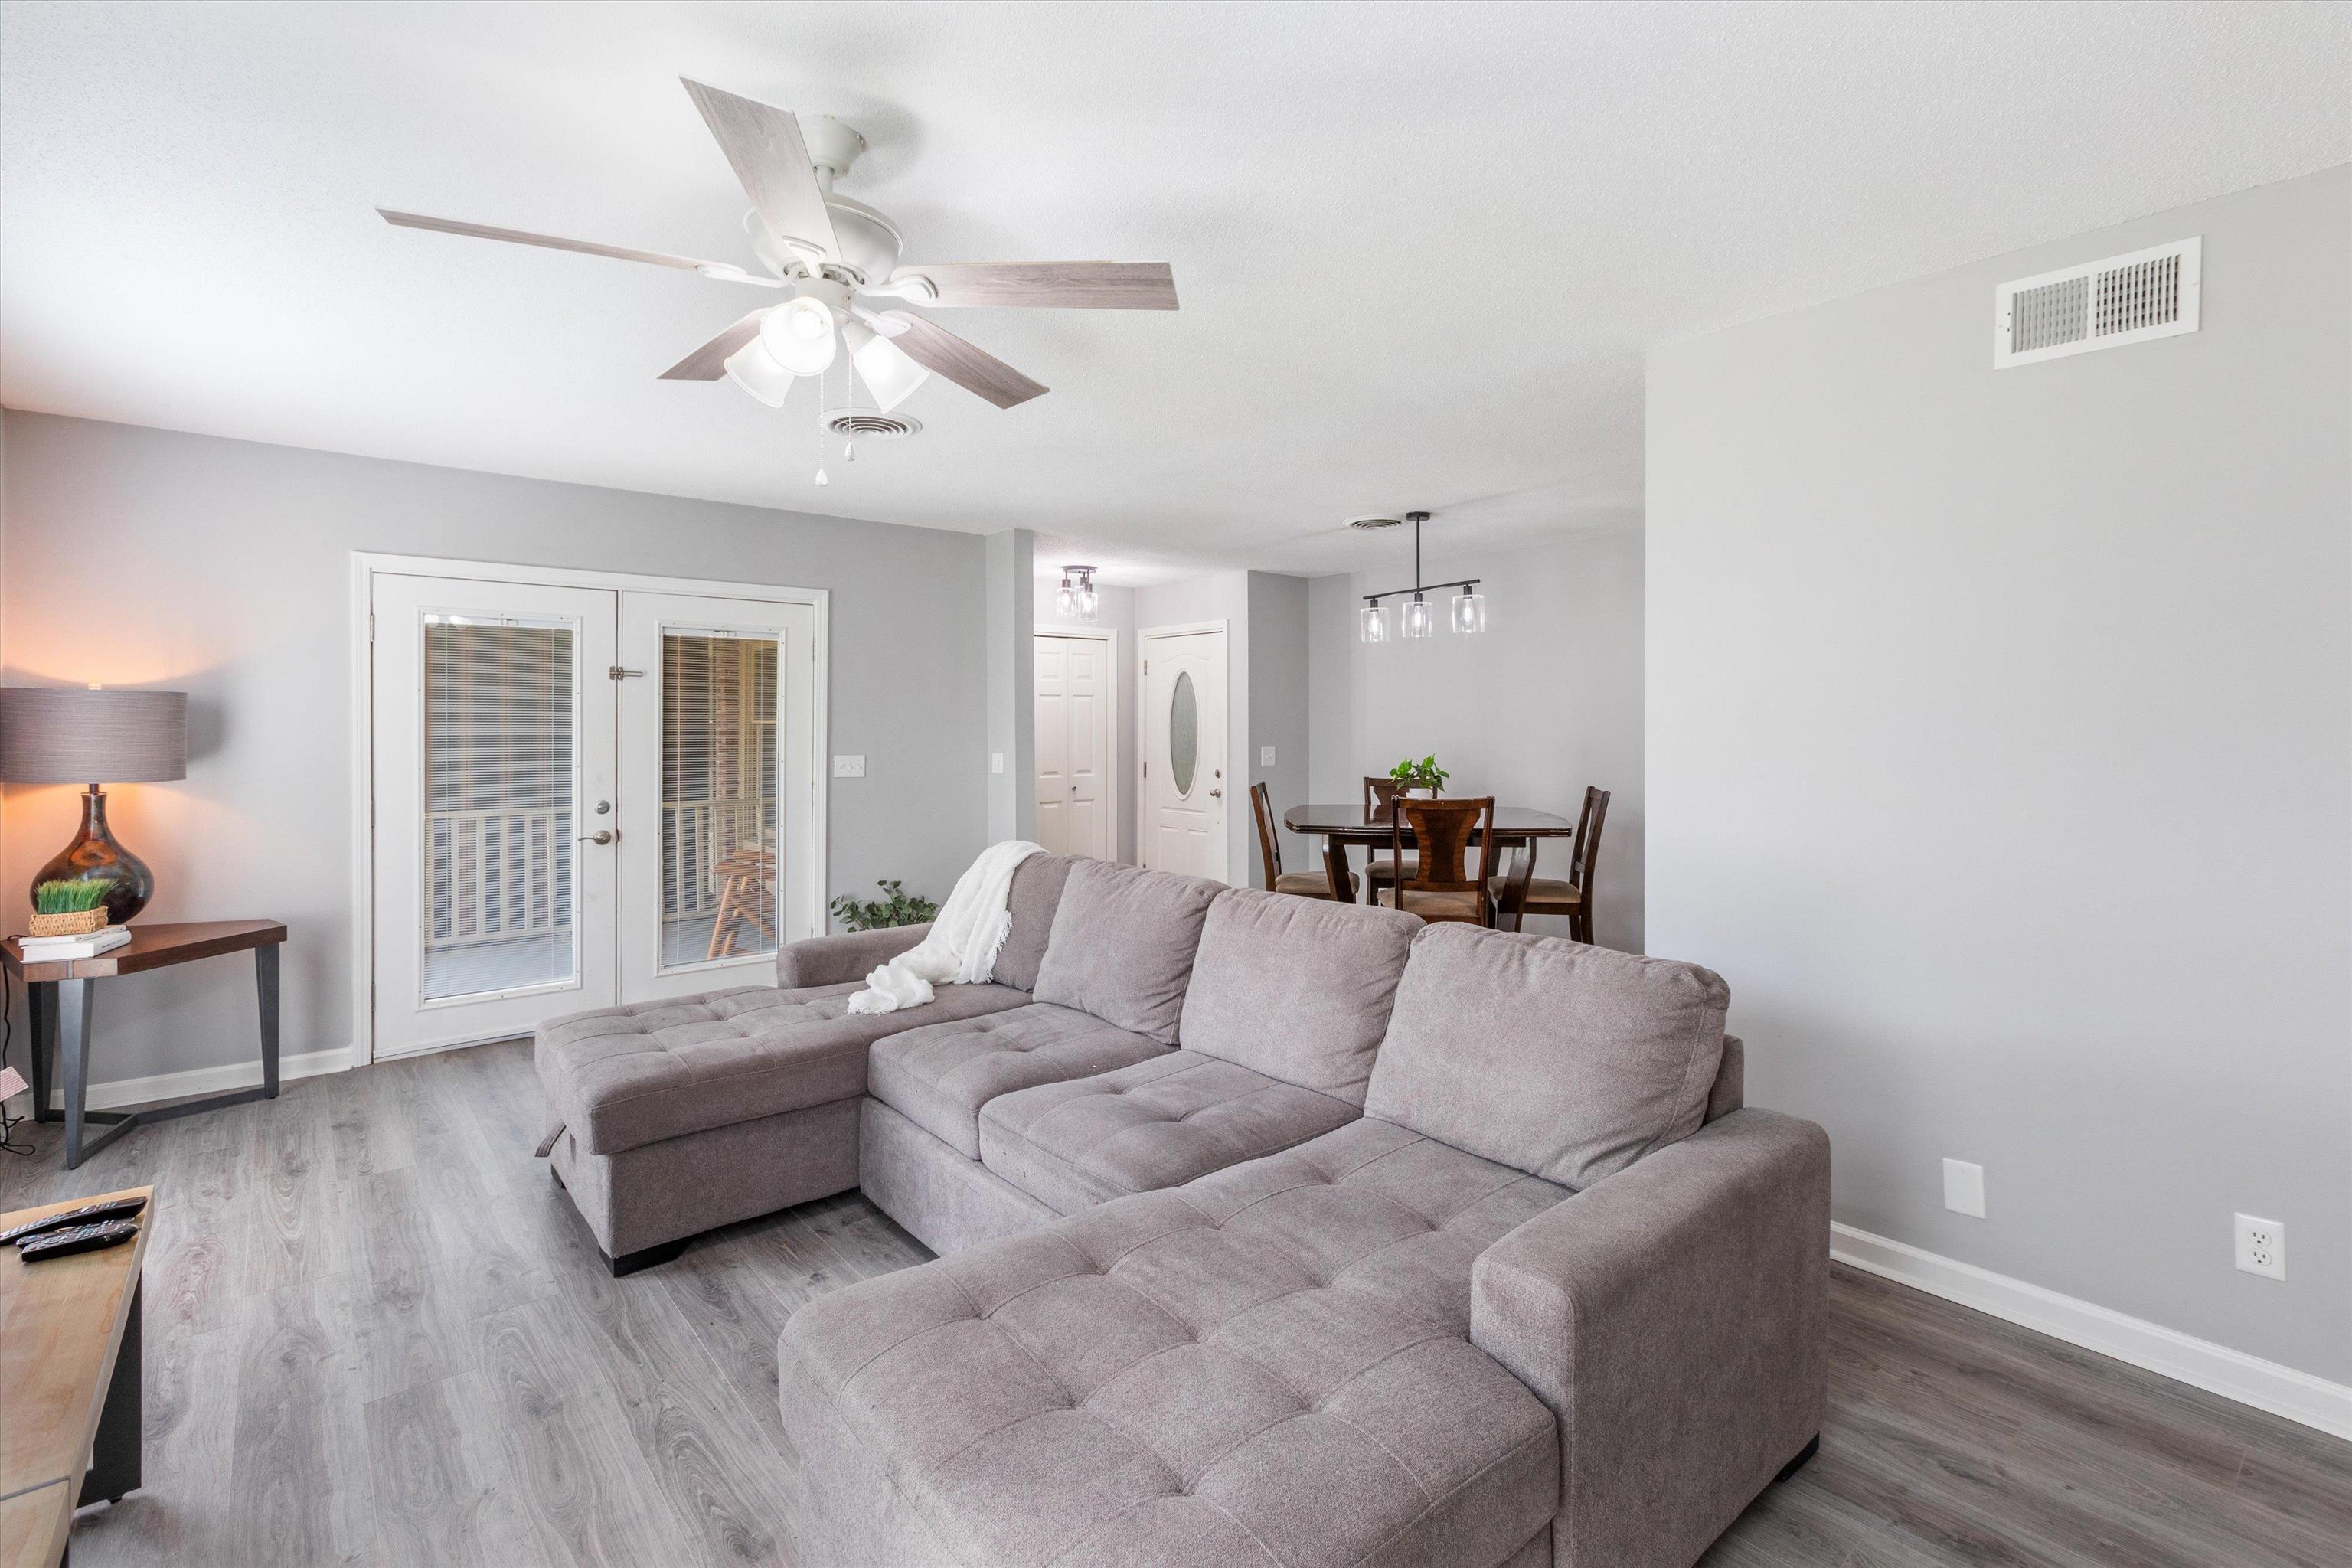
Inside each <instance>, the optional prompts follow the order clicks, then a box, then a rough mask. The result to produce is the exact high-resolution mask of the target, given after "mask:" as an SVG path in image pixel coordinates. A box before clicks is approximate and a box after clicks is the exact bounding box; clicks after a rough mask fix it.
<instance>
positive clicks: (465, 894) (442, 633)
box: [422, 614, 579, 1001]
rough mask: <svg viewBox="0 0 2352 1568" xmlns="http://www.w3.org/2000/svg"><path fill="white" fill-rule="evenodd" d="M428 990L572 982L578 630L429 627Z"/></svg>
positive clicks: (476, 623)
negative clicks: (575, 708) (573, 818)
mask: <svg viewBox="0 0 2352 1568" xmlns="http://www.w3.org/2000/svg"><path fill="white" fill-rule="evenodd" d="M424 634H425V635H424V648H425V689H424V698H425V700H424V712H425V736H424V741H425V747H424V763H425V780H424V782H425V789H424V804H425V822H424V836H423V848H424V859H425V864H424V868H423V869H424V877H425V900H424V913H425V921H424V931H423V932H422V938H423V942H424V946H425V952H424V963H423V966H422V973H423V977H424V982H423V990H424V994H425V999H426V1000H428V1001H432V1000H438V999H441V998H445V997H451V996H466V995H477V994H482V993H485V992H498V991H507V990H513V989H517V988H520V987H524V986H530V985H539V984H550V983H552V982H557V981H564V980H569V979H571V978H572V976H573V975H574V974H575V973H577V970H578V955H577V953H576V952H575V946H574V942H573V931H572V850H573V847H574V845H573V842H572V839H573V834H572V803H573V801H574V799H575V798H576V795H577V790H578V782H577V759H576V756H575V752H574V744H573V728H574V721H573V697H574V693H575V691H576V689H577V686H578V679H579V672H578V669H577V668H576V667H577V655H576V652H575V642H574V638H573V635H572V627H571V626H569V625H564V624H547V623H533V622H530V621H521V620H498V619H488V618H485V617H480V616H442V615H430V614H428V615H427V616H425V625H424Z"/></svg>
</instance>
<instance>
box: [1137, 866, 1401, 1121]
mask: <svg viewBox="0 0 2352 1568" xmlns="http://www.w3.org/2000/svg"><path fill="white" fill-rule="evenodd" d="M1421 925H1422V922H1421V917H1420V916H1418V915H1412V914H1406V913H1404V912H1402V910H1382V909H1374V908H1372V907H1370V906H1369V905H1364V904H1335V903H1333V902H1332V901H1331V900H1328V899H1301V898H1297V897H1292V896H1288V895H1285V894H1281V893H1264V892H1254V891H1249V890H1245V889H1235V890H1234V891H1233V892H1230V893H1226V894H1224V895H1223V897H1221V898H1219V899H1218V900H1217V901H1216V902H1215V903H1213V904H1212V905H1210V906H1209V918H1208V919H1207V920H1206V921H1204V922H1202V928H1201V951H1200V952H1199V953H1198V955H1197V956H1195V957H1194V958H1193V960H1192V984H1191V985H1190V986H1189V987H1188V988H1187V989H1186V990H1185V993H1184V1022H1183V1041H1184V1047H1185V1049H1187V1050H1193V1051H1205V1052H1207V1053H1208V1054H1209V1055H1210V1056H1213V1057H1223V1058H1224V1059H1225V1060H1227V1061H1229V1062H1239V1063H1240V1064H1241V1065H1242V1066H1244V1067H1245V1068H1255V1069H1256V1070H1258V1071H1259V1072H1262V1073H1271V1074H1272V1075H1273V1076H1275V1077H1276V1078H1278V1079H1282V1080H1283V1081H1284V1082H1286V1083H1295V1084H1300V1085H1303V1086H1304V1087H1306V1088H1307V1089H1318V1090H1320V1091H1321V1092H1323V1093H1325V1094H1328V1095H1335V1096H1337V1097H1338V1098H1339V1099H1341V1100H1346V1101H1348V1103H1349V1104H1350V1105H1355V1106H1361V1105H1362V1104H1363V1103H1364V1085H1365V1084H1366V1083H1367V1082H1369V1081H1370V1079H1371V1076H1372V1058H1373V1056H1374V1055H1375V1054H1376V1053H1377V1052H1378V1051H1379V1050H1380V1046H1381V1036H1383V1035H1385V1034H1386V1033H1388V1027H1389V1009H1390V1007H1391V1005H1393V1004H1394V1003H1395V1001H1396V988H1397V979H1398V977H1399V976H1400V975H1402V974H1403V973H1404V963H1405V955H1406V953H1407V952H1410V951H1411V949H1412V938H1413V933H1414V932H1415V931H1419V930H1421ZM1260 1152H1265V1151H1260Z"/></svg>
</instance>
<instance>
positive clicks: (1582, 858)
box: [1488, 784, 1609, 942]
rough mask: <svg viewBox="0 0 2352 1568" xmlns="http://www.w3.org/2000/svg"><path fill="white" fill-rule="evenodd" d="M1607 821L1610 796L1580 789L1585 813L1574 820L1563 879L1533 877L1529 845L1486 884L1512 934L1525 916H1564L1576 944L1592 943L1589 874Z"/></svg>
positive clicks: (1598, 854) (1518, 850)
mask: <svg viewBox="0 0 2352 1568" xmlns="http://www.w3.org/2000/svg"><path fill="white" fill-rule="evenodd" d="M1608 819H1609V792H1608V791H1607V790H1605V789H1597V788H1594V787H1592V786H1591V785H1589V784H1588V785H1587V786H1585V791H1584V809H1583V810H1581V811H1580V812H1578V813H1577V816H1576V838H1575V840H1574V847H1572V848H1570V850H1569V852H1568V876H1567V878H1566V879H1564V880H1563V879H1559V878H1556V877H1538V876H1537V875H1535V866H1536V857H1535V847H1534V846H1533V845H1532V844H1528V845H1523V846H1520V847H1517V848H1516V849H1515V850H1514V851H1513V853H1512V856H1511V864H1510V868H1509V869H1508V870H1507V871H1506V872H1504V873H1503V874H1502V875H1501V876H1498V877H1496V879H1494V880H1493V881H1492V882H1490V883H1489V884H1488V889H1489V896H1490V897H1491V898H1492V899H1493V900H1494V901H1495V904H1496V908H1497V909H1498V910H1501V919H1502V921H1503V922H1504V923H1505V924H1506V925H1507V927H1508V929H1510V930H1512V931H1517V930H1518V929H1519V921H1520V920H1521V919H1522V917H1524V916H1527V915H1564V916H1566V917H1567V918H1568V934H1569V935H1570V936H1571V937H1574V938H1575V939H1576V940H1577V941H1578V942H1591V940H1592V873H1593V868H1594V867H1596V866H1598V865H1599V864H1600V862H1601V824H1602V823H1604V822H1606V821H1607V820H1608Z"/></svg>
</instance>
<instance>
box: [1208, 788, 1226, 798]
mask: <svg viewBox="0 0 2352 1568" xmlns="http://www.w3.org/2000/svg"><path fill="white" fill-rule="evenodd" d="M1209 798H1210V799H1211V800H1223V799H1224V798H1225V792H1224V791H1223V790H1221V789H1213V790H1211V791H1210V792H1209Z"/></svg>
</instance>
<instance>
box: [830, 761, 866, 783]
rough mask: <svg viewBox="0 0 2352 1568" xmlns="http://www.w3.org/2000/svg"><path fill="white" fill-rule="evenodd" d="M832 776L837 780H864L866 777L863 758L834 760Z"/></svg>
mask: <svg viewBox="0 0 2352 1568" xmlns="http://www.w3.org/2000/svg"><path fill="white" fill-rule="evenodd" d="M833 776H834V777H835V778H837V779H862V778H864V777H865V776H866V759H865V758H864V757H835V758H834V759H833Z"/></svg>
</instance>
